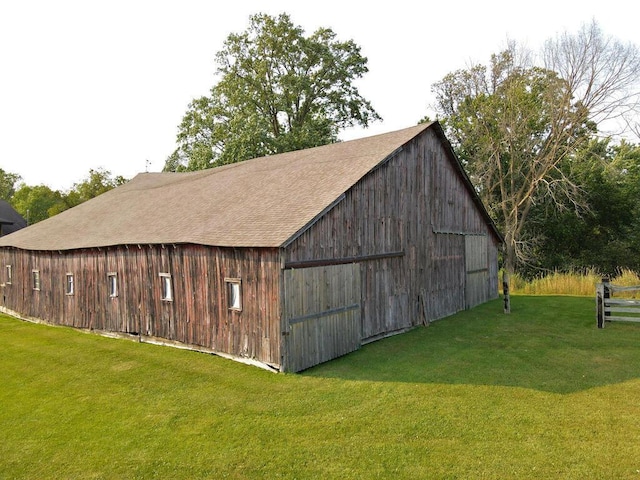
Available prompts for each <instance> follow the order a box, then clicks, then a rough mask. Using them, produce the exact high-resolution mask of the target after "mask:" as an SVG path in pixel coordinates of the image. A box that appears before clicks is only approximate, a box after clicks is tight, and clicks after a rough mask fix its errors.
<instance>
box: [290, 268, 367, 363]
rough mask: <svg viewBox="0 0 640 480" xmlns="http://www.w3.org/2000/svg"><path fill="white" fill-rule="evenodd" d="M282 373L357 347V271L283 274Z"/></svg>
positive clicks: (305, 270) (303, 270)
mask: <svg viewBox="0 0 640 480" xmlns="http://www.w3.org/2000/svg"><path fill="white" fill-rule="evenodd" d="M284 283H285V307H284V315H285V325H286V326H287V332H286V340H285V345H286V347H285V352H286V356H287V359H286V361H285V370H286V371H290V372H298V371H300V370H304V369H306V368H309V367H312V366H314V365H317V364H319V363H322V362H326V361H327V360H331V359H333V358H336V357H339V356H341V355H345V354H347V353H349V352H352V351H354V350H357V349H358V348H359V347H360V342H361V338H362V333H361V325H360V266H359V265H358V264H346V265H329V266H322V267H311V268H300V269H290V270H286V271H285V273H284Z"/></svg>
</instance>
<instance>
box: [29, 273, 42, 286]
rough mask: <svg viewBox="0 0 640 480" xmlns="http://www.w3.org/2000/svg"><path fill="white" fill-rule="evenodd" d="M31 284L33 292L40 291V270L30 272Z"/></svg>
mask: <svg viewBox="0 0 640 480" xmlns="http://www.w3.org/2000/svg"><path fill="white" fill-rule="evenodd" d="M31 284H32V287H33V289H34V290H40V270H31Z"/></svg>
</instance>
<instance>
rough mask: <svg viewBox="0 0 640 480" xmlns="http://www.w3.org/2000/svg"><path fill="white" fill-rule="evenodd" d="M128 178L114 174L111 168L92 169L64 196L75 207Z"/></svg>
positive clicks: (70, 205) (68, 203)
mask: <svg viewBox="0 0 640 480" xmlns="http://www.w3.org/2000/svg"><path fill="white" fill-rule="evenodd" d="M126 181H127V180H126V179H125V178H124V177H122V176H121V175H116V176H113V175H112V174H111V172H110V171H109V170H105V169H103V168H97V169H95V170H94V169H90V170H89V173H88V175H87V176H86V177H85V178H84V179H83V180H82V181H80V182H77V183H75V184H74V185H73V187H72V188H71V189H70V190H69V192H67V194H66V195H65V196H64V199H65V202H66V204H67V205H68V206H69V207H74V206H76V205H79V204H80V203H82V202H86V201H87V200H90V199H92V198H94V197H97V196H98V195H101V194H103V193H105V192H108V191H109V190H111V189H113V188H116V187H117V186H119V185H122V184H124V183H125V182H126Z"/></svg>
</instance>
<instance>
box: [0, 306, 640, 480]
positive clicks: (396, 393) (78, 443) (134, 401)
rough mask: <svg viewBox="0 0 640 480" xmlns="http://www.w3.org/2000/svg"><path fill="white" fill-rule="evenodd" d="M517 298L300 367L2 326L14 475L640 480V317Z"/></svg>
mask: <svg viewBox="0 0 640 480" xmlns="http://www.w3.org/2000/svg"><path fill="white" fill-rule="evenodd" d="M594 306H595V300H594V299H593V298H584V297H526V296H514V297H512V313H511V315H504V314H503V313H502V304H501V302H500V301H499V300H498V301H494V302H490V303H488V304H486V305H483V306H480V307H478V308H476V309H473V310H471V311H468V312H462V313H460V314H458V315H455V316H453V317H450V318H447V319H444V320H441V321H438V322H435V323H433V324H432V325H431V326H429V327H426V328H425V327H423V328H419V329H416V330H413V331H411V332H409V333H407V334H404V335H399V336H395V337H391V338H388V339H386V340H382V341H379V342H375V343H372V344H369V345H366V346H365V347H363V348H362V349H360V350H359V351H357V352H355V353H353V354H351V355H348V356H345V357H342V358H340V359H337V360H334V361H332V362H328V363H326V364H324V365H320V366H318V367H315V368H313V369H311V370H308V371H306V372H304V373H302V374H295V375H293V374H292V375H284V374H274V373H270V372H267V371H265V370H261V369H259V368H256V367H251V366H246V365H243V364H238V363H235V362H232V361H229V360H225V359H222V358H219V357H215V356H211V355H206V354H201V353H195V352H190V351H184V350H177V349H173V348H168V347H160V346H155V345H147V344H139V343H135V342H130V341H127V340H119V339H111V338H104V337H99V336H95V335H87V334H84V333H81V332H78V331H75V330H72V329H67V328H62V327H48V326H44V325H35V324H30V323H26V322H22V321H18V320H15V319H12V318H10V317H6V316H0V353H1V355H0V478H1V479H3V480H4V479H14V478H16V479H25V478H26V479H135V478H141V479H147V478H159V479H180V478H184V479H199V478H213V479H217V478H234V479H244V478H249V479H253V478H267V479H275V478H298V479H306V478H308V479H326V478H335V479H349V478H354V479H362V478H394V479H396V478H411V479H415V478H429V479H439V478H447V479H450V478H451V479H453V478H460V479H473V478H482V479H490V478H496V479H505V478H517V479H522V478H532V479H533V478H535V479H538V478H562V479H572V478H575V479H580V480H584V479H598V478H601V479H614V478H615V479H625V478H631V479H640V324H617V323H614V324H607V326H606V328H605V329H602V330H598V329H597V328H596V321H595V315H594Z"/></svg>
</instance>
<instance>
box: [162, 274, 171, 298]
mask: <svg viewBox="0 0 640 480" xmlns="http://www.w3.org/2000/svg"><path fill="white" fill-rule="evenodd" d="M160 280H161V281H162V300H164V301H165V302H172V301H173V288H172V287H171V274H170V273H161V274H160Z"/></svg>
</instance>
